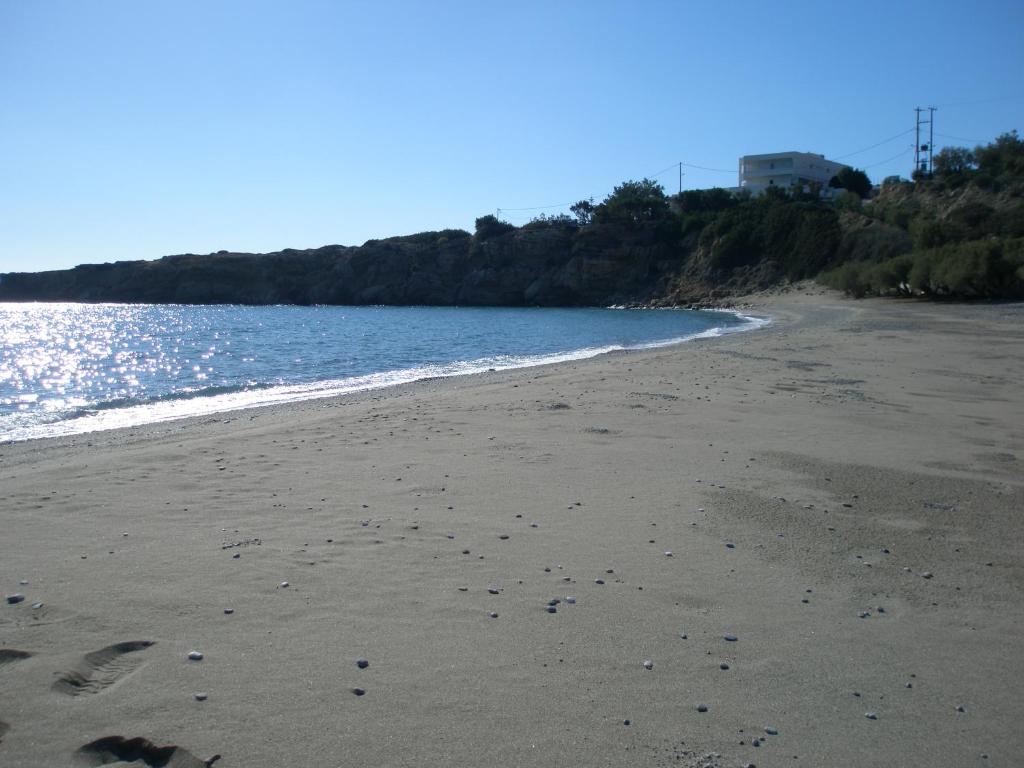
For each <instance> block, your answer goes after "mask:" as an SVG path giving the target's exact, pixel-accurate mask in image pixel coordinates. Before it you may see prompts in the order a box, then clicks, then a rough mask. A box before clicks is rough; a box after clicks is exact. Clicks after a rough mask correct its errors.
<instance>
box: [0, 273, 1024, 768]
mask: <svg viewBox="0 0 1024 768" xmlns="http://www.w3.org/2000/svg"><path fill="white" fill-rule="evenodd" d="M752 301H753V305H754V306H753V308H752V309H751V312H753V313H754V314H762V315H771V316H772V317H773V318H774V323H773V324H772V325H771V326H770V327H768V328H766V329H764V330H760V331H756V332H751V333H745V334H738V335H733V336H728V337H724V338H720V339H710V340H701V341H696V342H690V343H687V344H683V345H679V346H677V347H672V348H668V349H660V350H652V351H645V352H633V353H621V354H613V355H606V356H603V357H600V358H595V359H592V360H587V361H582V362H576V363H565V364H559V365H553V366H546V367H541V368H533V369H526V370H520V371H512V372H499V373H490V374H485V375H479V376H472V377H465V378H460V379H449V380H443V381H433V382H422V383H419V384H415V385H410V386H404V387H399V388H395V389H393V390H387V391H382V392H375V393H368V394H364V395H361V396H358V397H346V398H339V399H334V400H322V401H310V402H307V403H302V404H298V405H291V406H287V407H280V408H267V409H259V410H253V411H245V412H237V413H230V414H225V415H223V416H221V417H216V418H203V419H195V420H191V421H186V422H173V423H169V424H162V425H153V426H150V427H145V428H138V429H132V430H124V431H117V432H105V433H95V434H92V435H88V436H78V437H74V438H66V439H60V440H47V441H33V442H29V443H19V444H13V445H5V446H0V488H2V496H0V531H2V536H0V590H2V592H3V594H4V596H5V597H7V596H13V595H15V594H21V595H24V601H22V602H17V603H13V604H8V603H7V600H6V599H5V600H4V602H3V604H0V649H3V650H0V765H3V766H11V767H12V768H13V767H21V766H24V767H28V766H33V767H35V766H50V767H57V766H65V765H69V766H70V765H75V764H86V765H88V764H104V763H106V764H110V763H112V762H114V761H116V760H119V759H120V760H122V761H124V760H126V759H135V760H136V762H130V763H127V764H131V765H146V764H149V765H163V764H168V765H171V766H176V767H177V768H181V767H183V766H197V765H203V763H204V761H207V760H209V759H210V758H212V757H213V756H214V755H217V754H219V755H221V756H222V757H221V759H220V760H219V761H217V762H216V765H217V766H218V768H221V767H223V768H238V767H239V766H246V767H247V768H248V767H260V766H422V765H449V766H575V765H587V766H603V765H607V766H620V765H621V766H637V765H641V766H668V765H673V766H684V767H685V768H691V767H693V766H705V765H710V766H742V765H747V764H754V765H756V766H758V767H759V768H765V766H893V765H932V766H973V765H978V766H1011V765H1018V764H1020V761H1021V754H1022V753H1024V729H1022V728H1021V727H1020V722H1021V719H1022V715H1024V695H1022V693H1024V684H1022V683H1021V680H1024V631H1022V627H1024V597H1022V595H1024V591H1022V587H1024V569H1022V564H1024V535H1022V531H1024V525H1022V517H1021V516H1022V510H1024V471H1022V458H1024V390H1022V388H1021V386H1020V382H1021V381H1022V380H1024V305H1020V304H1004V305H984V306H957V305H948V306H939V305H928V304H915V303H902V302H883V301H861V302H853V301H849V300H845V299H842V298H840V297H838V296H836V295H834V294H830V293H822V292H820V291H812V292H809V293H791V294H783V295H778V296H771V297H758V298H754V299H753V300H752ZM22 581H24V582H27V583H21V582H22ZM285 582H287V586H284V584H285ZM568 597H573V598H575V602H570V601H568V600H567V598H568ZM553 600H558V601H559V602H557V603H554V604H552V605H549V603H551V601H553ZM40 603H41V605H39V606H38V607H33V606H34V605H35V604H40ZM549 608H554V612H549V610H548V609H549ZM225 609H230V610H231V612H230V613H227V612H225ZM727 638H734V639H727ZM190 651H198V652H200V653H202V655H203V658H202V659H201V660H196V661H193V660H189V659H188V654H189V652H190ZM358 659H365V660H366V661H368V662H369V664H368V665H367V666H365V668H360V666H359V665H357V660H358ZM644 662H649V663H648V664H646V665H645V663H644ZM647 667H650V668H647ZM356 688H359V689H362V690H363V691H364V695H356V694H355V693H354V689H356ZM197 693H200V694H205V700H197V698H196V696H195V694H197ZM701 709H706V711H700V710H701ZM869 714H870V715H872V716H873V717H872V718H869V717H868V715H869ZM627 721H628V724H627ZM766 729H771V730H773V731H776V732H777V733H774V734H769V733H767V732H766ZM108 737H121V739H123V740H118V739H110V738H108ZM136 738H141V739H146V740H148V741H149V742H151V743H152V744H153V745H155V746H156V747H177V748H178V749H177V750H175V751H173V752H171V750H169V749H165V750H164V751H162V752H161V751H154V750H153V749H151V748H150V747H148V746H146V745H145V744H143V743H142V742H133V741H130V740H132V739H136ZM101 739H106V740H105V741H100V742H99V743H96V742H97V741H98V740H101ZM755 740H757V742H758V743H757V744H756V745H755V743H754V742H755ZM87 745H92V746H87ZM83 747H86V749H85V750H84V751H80V750H82V748H83ZM76 753H77V754H76ZM161 760H164V761H165V762H164V763H161V762H160V761H161ZM168 760H169V761H170V762H167V761H168ZM140 761H141V762H140Z"/></svg>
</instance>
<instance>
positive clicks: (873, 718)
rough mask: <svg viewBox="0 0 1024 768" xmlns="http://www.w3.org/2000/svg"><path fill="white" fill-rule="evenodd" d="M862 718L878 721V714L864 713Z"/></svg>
mask: <svg viewBox="0 0 1024 768" xmlns="http://www.w3.org/2000/svg"><path fill="white" fill-rule="evenodd" d="M864 717H866V718H867V719H868V720H877V719H878V713H877V712H865V713H864Z"/></svg>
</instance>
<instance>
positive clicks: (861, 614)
mask: <svg viewBox="0 0 1024 768" xmlns="http://www.w3.org/2000/svg"><path fill="white" fill-rule="evenodd" d="M857 615H858V616H860V618H862V619H866V618H868V617H869V616H871V613H870V612H868V611H861V612H860V613H858V614H857Z"/></svg>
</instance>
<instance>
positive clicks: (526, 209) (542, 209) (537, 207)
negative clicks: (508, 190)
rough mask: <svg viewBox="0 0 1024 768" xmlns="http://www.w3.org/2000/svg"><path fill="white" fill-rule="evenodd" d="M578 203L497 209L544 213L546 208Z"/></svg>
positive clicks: (574, 201) (563, 206) (501, 209)
mask: <svg viewBox="0 0 1024 768" xmlns="http://www.w3.org/2000/svg"><path fill="white" fill-rule="evenodd" d="M591 197H593V195H591ZM577 202H578V201H577V200H573V201H572V202H571V203H559V204H558V205H535V206H533V207H531V208H499V209H498V210H500V211H544V210H547V209H548V208H565V207H566V206H567V205H575V204H576V203H577Z"/></svg>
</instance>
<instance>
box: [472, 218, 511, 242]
mask: <svg viewBox="0 0 1024 768" xmlns="http://www.w3.org/2000/svg"><path fill="white" fill-rule="evenodd" d="M514 229H515V225H513V224H509V223H508V222H507V221H502V220H501V219H499V218H498V217H497V216H492V215H491V214H487V215H486V216H481V217H480V218H479V219H477V220H476V239H477V240H489V239H490V238H492V237H497V236H498V235H503V234H505V233H506V232H512V231H513V230H514Z"/></svg>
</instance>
